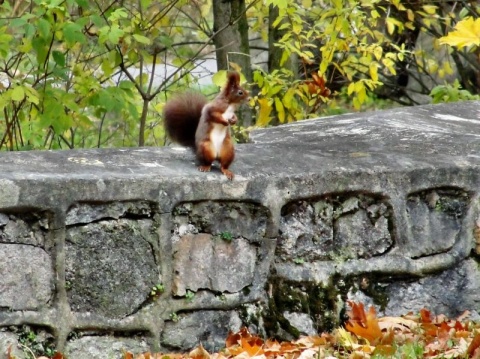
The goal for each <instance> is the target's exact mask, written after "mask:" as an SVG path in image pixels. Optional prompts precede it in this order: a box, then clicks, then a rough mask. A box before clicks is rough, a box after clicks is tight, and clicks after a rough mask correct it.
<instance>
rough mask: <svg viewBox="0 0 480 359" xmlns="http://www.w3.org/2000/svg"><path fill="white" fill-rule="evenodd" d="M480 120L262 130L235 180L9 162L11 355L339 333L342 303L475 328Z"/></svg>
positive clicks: (161, 169)
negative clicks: (233, 336) (239, 334)
mask: <svg viewBox="0 0 480 359" xmlns="http://www.w3.org/2000/svg"><path fill="white" fill-rule="evenodd" d="M479 113H480V103H478V102H466V103H458V104H448V105H437V106H424V107H416V108H407V109H405V108H401V109H394V110H389V111H380V112H375V113H364V114H352V115H343V116H336V117H330V118H322V119H318V120H313V121H303V122H300V123H297V124H293V125H287V126H281V127H277V128H272V129H266V130H258V131H256V132H254V133H253V134H252V139H253V143H250V144H245V145H239V146H237V150H238V151H237V153H238V156H237V160H236V162H235V164H234V166H233V168H232V169H233V170H234V172H235V173H236V178H235V180H234V181H232V182H230V181H227V180H226V179H225V178H224V177H223V176H222V175H221V174H220V173H219V171H218V170H215V169H214V170H213V171H212V172H211V173H208V174H206V173H200V172H197V171H196V169H195V166H194V158H193V155H192V154H191V153H189V152H188V151H184V150H181V149H178V148H142V149H115V150H111V149H110V150H107V149H106V150H75V151H53V152H50V151H45V152H35V151H33V152H17V153H2V154H0V253H1V258H3V260H2V261H0V325H1V326H2V328H3V329H2V331H0V349H1V350H2V352H5V350H6V348H7V347H8V346H9V343H13V344H15V343H17V342H20V343H23V344H26V345H28V346H29V347H32V348H35V349H42V348H41V346H43V350H44V351H45V350H47V352H48V350H53V348H54V347H55V348H56V349H58V350H60V351H62V352H65V353H66V354H67V355H69V357H70V358H73V359H82V358H107V357H121V353H122V350H130V351H133V352H144V351H148V350H151V351H186V350H188V349H190V348H192V347H194V346H196V345H198V344H199V343H202V344H203V345H204V346H205V347H206V348H207V349H209V350H218V349H220V348H221V347H222V345H223V340H224V339H225V337H226V334H227V332H228V331H229V330H238V329H239V328H240V327H242V326H248V327H249V328H250V330H252V331H256V332H259V333H261V334H263V335H265V336H269V337H271V336H277V337H280V338H283V339H291V338H293V337H296V336H297V335H299V334H313V333H315V332H318V331H323V330H329V329H331V328H333V327H334V326H336V325H338V324H340V323H341V322H342V320H343V318H344V311H345V306H346V301H347V300H349V299H350V300H357V301H362V302H364V303H365V304H367V305H369V304H372V305H375V306H376V307H377V310H378V311H380V312H382V313H385V314H387V315H400V314H405V313H407V312H408V311H414V312H415V311H418V310H419V309H421V308H422V307H427V308H429V309H430V310H432V311H434V312H437V313H443V314H446V315H448V316H455V315H458V314H460V313H462V312H463V311H464V310H467V309H468V310H470V311H471V312H472V316H473V317H474V318H477V319H479V311H480V270H479V267H478V260H479V256H478V253H480V250H479V249H478V248H477V247H476V245H477V244H476V243H477V241H476V239H475V234H477V240H478V241H479V242H480V238H479V237H480V235H479V233H480V217H479V207H480V200H479V189H480V132H479V131H478V128H479V125H480V120H479ZM14 348H15V347H14ZM14 350H15V351H16V353H17V355H18V356H19V357H21V353H20V352H19V351H18V349H14Z"/></svg>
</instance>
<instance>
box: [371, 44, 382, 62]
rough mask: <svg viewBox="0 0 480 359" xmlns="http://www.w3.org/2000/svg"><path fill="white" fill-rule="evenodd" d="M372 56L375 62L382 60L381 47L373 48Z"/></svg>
mask: <svg viewBox="0 0 480 359" xmlns="http://www.w3.org/2000/svg"><path fill="white" fill-rule="evenodd" d="M373 54H374V55H375V58H376V59H377V60H380V59H381V58H382V54H383V49H382V47H381V46H377V47H375V49H374V50H373Z"/></svg>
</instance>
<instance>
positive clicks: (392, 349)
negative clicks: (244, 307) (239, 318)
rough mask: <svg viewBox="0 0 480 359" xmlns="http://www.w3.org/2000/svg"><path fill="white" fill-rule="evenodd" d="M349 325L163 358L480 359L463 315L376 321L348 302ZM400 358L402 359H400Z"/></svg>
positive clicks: (479, 334)
mask: <svg viewBox="0 0 480 359" xmlns="http://www.w3.org/2000/svg"><path fill="white" fill-rule="evenodd" d="M349 305H350V311H349V312H348V316H349V320H348V321H347V322H346V323H345V326H344V328H338V329H337V330H335V331H334V332H333V333H323V334H321V335H319V336H305V337H301V338H300V339H298V340H296V341H292V342H279V341H277V340H272V339H267V340H263V339H262V338H260V337H258V336H256V335H254V334H251V333H250V332H249V331H248V330H247V329H246V328H242V329H241V330H240V331H239V332H238V333H230V334H229V335H228V337H227V339H226V341H225V349H224V350H223V351H221V352H219V353H214V354H210V353H208V352H207V351H206V350H205V349H204V348H203V347H202V346H201V345H200V346H199V347H197V348H196V349H194V350H193V351H191V352H190V353H188V354H168V357H169V358H170V359H184V358H192V359H230V358H235V359H250V358H255V359H267V358H268V359H270V358H275V359H280V358H281V359H283V358H285V359H297V358H298V359H317V358H331V359H333V358H352V359H357V358H371V357H375V356H377V357H380V358H385V357H387V358H388V357H393V356H394V355H395V354H396V353H397V350H398V348H401V346H402V345H405V344H408V343H417V344H419V345H421V347H422V348H423V353H422V356H423V357H425V358H477V359H478V358H480V349H479V347H480V330H479V328H480V327H479V326H477V325H476V324H475V323H473V322H471V321H469V320H468V319H467V318H468V314H469V313H468V312H465V313H464V314H463V315H462V316H460V317H459V318H457V319H453V320H452V319H448V318H447V317H445V316H443V315H439V316H433V315H432V314H431V313H430V312H429V311H428V310H426V309H422V310H421V311H420V313H419V314H417V315H414V314H413V313H409V314H407V315H405V316H402V317H382V318H377V315H376V312H375V309H374V308H373V307H370V308H369V309H368V310H365V308H364V306H363V304H362V303H354V302H349ZM166 355H167V354H162V353H157V354H151V353H144V354H140V355H137V356H134V355H133V354H132V353H126V354H125V357H124V359H160V358H162V359H163V358H165V356H166ZM401 357H405V356H401Z"/></svg>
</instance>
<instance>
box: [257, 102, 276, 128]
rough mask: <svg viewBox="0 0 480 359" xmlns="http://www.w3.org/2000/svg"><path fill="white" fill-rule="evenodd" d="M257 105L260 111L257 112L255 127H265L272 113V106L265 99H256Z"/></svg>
mask: <svg viewBox="0 0 480 359" xmlns="http://www.w3.org/2000/svg"><path fill="white" fill-rule="evenodd" d="M258 105H259V106H260V109H259V111H258V118H257V125H258V126H266V125H267V124H268V123H269V122H270V113H271V112H272V106H271V105H270V103H269V102H268V99H266V98H260V99H258Z"/></svg>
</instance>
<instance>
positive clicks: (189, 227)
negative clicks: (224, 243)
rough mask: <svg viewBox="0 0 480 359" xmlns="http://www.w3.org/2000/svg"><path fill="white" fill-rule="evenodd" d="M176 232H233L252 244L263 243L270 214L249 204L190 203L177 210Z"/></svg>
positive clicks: (179, 206)
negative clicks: (253, 242)
mask: <svg viewBox="0 0 480 359" xmlns="http://www.w3.org/2000/svg"><path fill="white" fill-rule="evenodd" d="M173 215H174V216H173V221H174V225H175V230H176V233H177V234H179V235H183V234H187V233H193V234H195V233H210V234H212V235H221V234H224V233H229V234H231V235H233V236H234V237H243V238H246V239H249V240H251V241H260V240H261V239H262V238H263V237H264V236H265V232H266V226H267V221H268V218H269V211H268V209H267V208H265V207H263V206H261V205H258V204H255V203H249V202H236V201H220V202H214V201H202V202H195V203H192V202H187V203H183V204H181V205H178V206H177V207H175V209H174V210H173Z"/></svg>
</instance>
